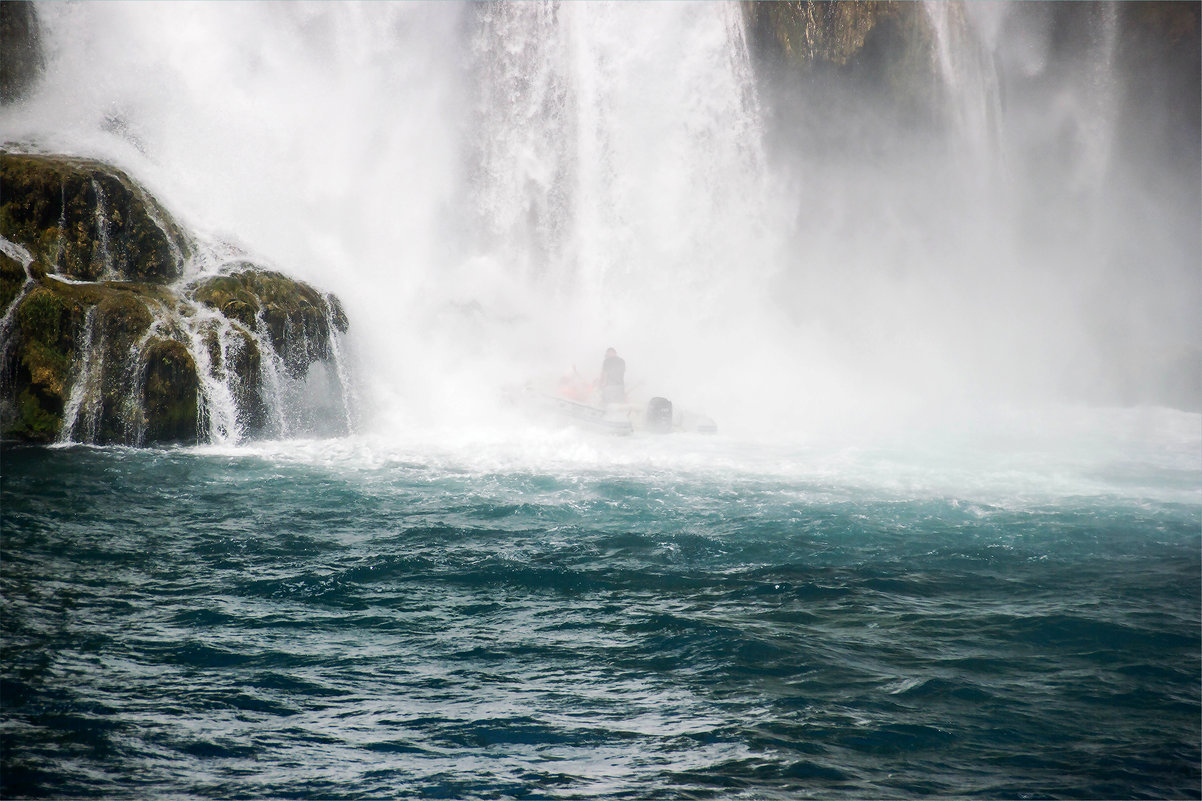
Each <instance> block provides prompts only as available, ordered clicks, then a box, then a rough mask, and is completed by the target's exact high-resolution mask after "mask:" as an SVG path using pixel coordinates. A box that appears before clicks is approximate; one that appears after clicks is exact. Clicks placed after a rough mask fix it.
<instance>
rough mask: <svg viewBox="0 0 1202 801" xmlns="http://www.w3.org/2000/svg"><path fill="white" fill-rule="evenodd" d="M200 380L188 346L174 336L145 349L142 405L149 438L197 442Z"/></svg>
mask: <svg viewBox="0 0 1202 801" xmlns="http://www.w3.org/2000/svg"><path fill="white" fill-rule="evenodd" d="M199 393H200V382H199V380H198V378H197V374H196V362H195V360H194V359H193V358H192V354H191V353H189V352H188V348H187V347H186V346H184V345H183V343H181V342H178V341H176V340H174V339H155V340H152V341H151V342H150V343H149V345H148V347H147V349H146V382H145V384H144V385H143V389H142V407H143V409H145V414H146V430H145V440H146V441H147V442H154V443H163V442H182V443H195V442H196V441H197V439H198V431H199V428H200V425H199V423H200V418H199Z"/></svg>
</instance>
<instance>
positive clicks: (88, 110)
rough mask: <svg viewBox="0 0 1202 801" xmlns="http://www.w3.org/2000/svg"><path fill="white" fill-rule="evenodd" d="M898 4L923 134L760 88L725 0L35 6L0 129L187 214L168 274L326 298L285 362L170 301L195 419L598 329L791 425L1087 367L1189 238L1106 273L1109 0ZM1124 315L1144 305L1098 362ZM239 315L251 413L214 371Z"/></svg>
mask: <svg viewBox="0 0 1202 801" xmlns="http://www.w3.org/2000/svg"><path fill="white" fill-rule="evenodd" d="M882 8H883V7H882ZM878 10H879V9H878ZM911 10H912V11H916V16H917V17H920V18H922V19H925V21H926V25H927V30H928V31H929V33H930V36H931V43H932V51H931V53H932V57H933V70H934V71H933V73H932V74H931V79H930V80H931V81H932V85H936V84H937V86H938V87H939V92H938V93H937V95H938V97H939V98H940V100H939V102H940V104H941V105H940V108H939V117H940V120H942V121H943V122H945V123H947V124H946V128H945V129H941V130H940V131H939V132H938V133H937V134H932V133H931V132H930V131H929V130H928V129H922V130H920V131H919V132H918V133H917V134H916V133H914V132H913V131H901V130H895V129H893V128H886V127H884V126H885V125H887V124H889V120H888V118H887V117H883V116H880V115H876V114H874V113H872V110H870V109H868V110H866V109H865V108H864V105H863V104H865V103H867V102H870V101H871V100H872V98H873V97H877V96H874V95H870V94H867V93H864V94H857V92H861V91H862V89H863V85H862V83H860V84H857V83H855V82H854V81H849V82H847V83H845V84H840V83H839V80H840V78H839V74H838V72H837V70H832V71H831V72H830V73H829V76H828V78H829V80H828V82H827V83H825V84H822V86H821V87H819V86H818V83H816V82H806V81H796V82H795V83H794V84H793V85H792V86H791V88H790V90H789V91H790V92H791V94H789V95H788V96H787V97H785V96H784V95H783V94H782V93H780V92H776V93H768V94H765V90H764V86H765V80H764V79H763V77H762V75H760V74H759V73H757V72H756V71H755V70H754V69H753V63H752V58H751V54H750V53H749V49H748V48H749V44H748V35H747V32H746V31H745V30H744V17H743V10H742V9H741V7H740V6H739V5H738V4H734V3H675V2H673V3H653V4H632V3H621V2H588V3H555V2H550V3H537V4H525V3H486V4H462V5H461V4H444V3H430V4H422V3H404V4H370V3H368V4H356V3H347V4H315V5H308V4H282V5H280V4H171V3H137V4H124V3H107V4H80V5H69V4H45V5H43V6H39V14H40V15H41V17H42V20H41V21H42V29H43V39H44V41H45V43H46V48H47V56H48V57H47V67H46V74H45V76H44V79H43V80H42V81H41V82H40V84H39V85H38V89H37V91H36V92H34V93H33V94H32V95H31V96H30V97H28V98H26V99H25V100H23V101H21V102H20V103H18V104H16V105H13V106H10V107H7V108H6V113H5V116H4V119H3V121H0V135H2V136H3V138H4V139H5V140H6V141H20V142H29V143H35V144H36V146H37V147H39V148H43V149H49V150H54V151H58V152H66V153H76V154H86V155H92V156H98V157H102V158H104V159H106V160H108V161H110V162H112V163H114V164H116V165H118V166H120V167H123V168H125V169H126V170H127V171H129V172H130V173H131V174H133V175H136V176H137V177H138V178H139V179H140V180H141V181H142V182H143V183H144V184H145V185H146V187H147V188H148V189H149V190H150V192H151V193H153V194H154V195H155V196H156V197H158V198H159V199H161V200H162V201H163V202H164V205H165V206H166V207H168V208H169V209H170V210H171V212H172V214H173V215H175V216H177V217H178V218H179V219H180V220H181V221H182V222H183V223H185V225H186V226H187V227H188V228H190V229H191V230H193V231H196V232H197V235H198V238H199V239H200V240H201V241H202V244H199V245H197V252H192V253H185V252H181V253H178V254H176V255H177V259H178V260H179V261H180V262H181V263H183V264H185V265H186V273H185V278H184V282H185V283H187V282H195V281H196V280H198V278H201V277H204V276H209V275H213V274H215V273H216V272H219V271H220V270H222V269H225V266H228V264H229V263H230V262H231V261H232V259H231V258H230V257H228V256H227V255H222V252H220V251H221V249H222V248H223V247H225V245H226V244H228V246H229V248H230V249H231V251H236V252H238V253H249V254H254V256H255V257H256V258H259V259H260V260H261V261H262V262H264V263H269V264H271V265H273V266H274V267H277V268H278V269H280V270H282V271H284V272H287V273H288V274H290V275H293V276H295V277H297V278H299V279H302V280H305V281H311V282H313V284H314V285H316V286H320V287H321V289H322V291H328V292H332V293H334V294H335V295H337V296H338V297H339V298H340V299H341V300H342V303H343V306H344V307H345V309H346V313H347V316H348V317H349V319H350V320H351V322H352V328H351V333H350V334H349V335H348V336H347V337H346V338H345V339H340V337H339V335H334V336H333V338H332V339H331V341H330V343H329V344H328V345H327V346H326V349H327V353H326V354H325V356H326V359H325V360H323V361H322V363H321V364H320V365H319V366H317V367H315V368H314V369H313V371H312V374H311V375H310V376H309V377H308V378H305V379H298V378H297V377H295V376H292V375H290V374H289V372H288V365H287V364H286V363H285V361H281V359H280V358H278V357H277V356H276V354H275V351H274V349H273V348H270V347H264V346H265V345H266V344H268V343H267V339H266V337H265V335H264V333H263V327H262V324H264V321H262V320H260V323H261V325H260V330H259V331H257V332H254V333H253V335H252V334H251V332H239V331H238V330H235V328H224V329H222V328H220V326H218V327H217V329H214V328H213V326H214V325H217V324H216V323H215V322H212V321H210V322H207V323H206V322H205V321H206V319H208V318H207V317H206V316H205V314H202V313H200V312H197V313H195V314H190V315H187V321H186V325H185V327H187V328H188V332H187V334H186V335H185V334H183V333H179V334H178V336H179V338H180V339H181V340H182V341H186V342H187V346H188V348H189V351H190V352H191V353H192V354H193V357H194V358H195V360H196V362H197V364H198V365H202V369H201V370H200V372H201V374H202V375H203V376H204V377H203V380H202V389H201V394H202V396H203V397H202V406H203V409H204V417H205V421H206V424H205V425H206V431H207V433H208V436H209V437H210V438H213V439H215V440H219V441H221V440H229V441H240V440H241V439H243V438H245V437H246V436H251V435H253V434H252V433H251V429H252V428H253V429H257V430H259V431H261V432H264V433H266V434H267V435H272V436H281V437H289V436H298V435H303V434H304V432H306V431H310V432H311V431H314V430H318V429H321V430H325V429H324V427H323V426H324V423H321V421H320V420H319V418H328V420H326V421H325V422H329V428H330V429H332V430H336V431H345V430H347V429H348V428H349V427H351V424H352V422H354V423H355V425H357V426H363V427H364V428H366V429H368V430H373V431H376V432H388V431H406V430H411V429H416V428H421V427H423V426H430V425H444V424H446V425H458V424H459V423H460V422H461V421H462V420H464V419H472V420H481V419H490V415H492V414H493V413H494V412H495V407H496V401H495V399H496V397H497V396H498V394H499V393H498V391H497V390H498V388H499V387H502V386H504V385H505V384H507V383H515V382H521V381H523V380H524V379H526V378H528V377H530V376H532V375H535V374H538V373H540V372H544V373H545V372H552V371H553V372H559V371H562V370H565V369H570V367H571V366H572V365H576V366H578V368H579V369H580V371H581V372H582V373H584V374H586V375H590V376H591V374H592V372H593V371H594V370H595V369H596V368H597V366H598V365H599V361H600V354H601V352H602V351H603V350H604V348H605V347H607V346H611V345H613V346H616V347H618V349H619V350H620V351H621V352H623V354H624V355H626V356H627V358H628V364H629V365H630V370H631V373H632V379H637V380H639V381H641V382H642V383H643V384H645V385H646V387H647V389H648V390H649V391H652V392H657V393H662V394H667V395H671V396H672V397H675V398H678V399H680V398H681V397H682V396H683V397H684V399H688V397H689V396H690V395H691V396H692V397H693V398H694V399H695V400H696V401H697V402H698V403H699V405H701V406H702V407H704V408H706V409H707V410H708V411H710V412H711V413H712V414H713V415H714V416H715V417H717V418H719V420H720V422H726V421H729V420H731V419H738V420H743V421H745V422H747V421H757V420H758V421H762V422H763V423H764V424H765V425H768V424H769V422H770V423H771V424H774V425H784V424H785V421H792V422H791V424H793V425H796V426H799V427H801V428H806V427H808V426H810V425H818V423H813V424H811V423H810V422H809V421H811V420H819V419H831V420H834V419H836V418H838V417H840V416H841V415H850V414H853V412H852V411H849V410H855V411H854V413H855V414H859V413H861V412H863V413H865V414H868V413H871V411H870V410H868V407H869V406H874V405H875V407H876V408H877V409H878V410H884V411H883V414H889V413H890V410H892V409H893V408H895V407H896V405H897V404H898V403H900V402H903V401H905V400H906V399H910V400H911V401H912V402H913V403H914V404H915V406H917V407H919V408H926V407H931V408H934V407H936V406H938V405H939V404H940V403H942V402H944V399H947V398H951V399H955V398H963V399H965V400H966V401H967V402H969V403H975V402H981V400H982V399H983V398H990V397H994V396H1001V395H1008V394H1012V395H1015V396H1022V397H1027V396H1036V397H1055V396H1058V395H1059V394H1060V393H1065V394H1068V395H1070V396H1072V395H1078V396H1079V395H1088V394H1089V393H1091V392H1092V393H1095V394H1099V395H1104V392H1103V390H1104V389H1105V388H1106V387H1107V386H1109V385H1110V384H1115V385H1117V384H1118V383H1121V382H1123V381H1127V382H1128V383H1129V382H1130V381H1131V380H1133V379H1132V376H1135V375H1136V374H1137V372H1138V370H1137V367H1138V364H1139V363H1140V360H1141V359H1144V360H1145V361H1146V358H1145V357H1143V356H1141V355H1140V354H1146V353H1152V352H1157V353H1159V352H1160V351H1165V350H1167V349H1171V348H1173V347H1178V348H1179V347H1182V346H1183V343H1190V342H1192V341H1194V340H1195V339H1196V337H1195V336H1194V335H1195V333H1197V332H1196V329H1197V327H1198V326H1197V322H1196V319H1195V318H1196V312H1195V311H1192V310H1191V307H1192V305H1196V304H1192V303H1191V302H1190V301H1191V300H1192V299H1194V298H1195V295H1196V294H1197V293H1196V291H1195V289H1196V283H1197V281H1196V279H1193V278H1188V273H1187V272H1186V271H1185V269H1184V268H1183V267H1182V265H1183V264H1185V263H1186V262H1188V261H1189V259H1190V258H1191V257H1192V256H1191V254H1192V252H1193V251H1191V250H1189V248H1184V249H1182V248H1176V249H1175V250H1174V248H1173V247H1170V246H1168V245H1166V246H1164V247H1161V246H1159V245H1157V246H1156V248H1155V249H1156V259H1155V263H1156V264H1157V265H1158V266H1157V267H1156V268H1155V270H1156V272H1157V274H1158V275H1160V276H1162V278H1163V279H1164V280H1161V281H1158V282H1148V283H1146V284H1144V283H1138V285H1137V282H1135V280H1134V279H1132V278H1130V277H1129V276H1130V272H1129V271H1130V270H1132V269H1133V268H1132V266H1131V264H1132V262H1131V258H1129V257H1128V256H1127V255H1126V254H1128V253H1129V252H1130V251H1132V250H1133V249H1134V245H1133V244H1131V243H1134V242H1136V241H1142V242H1153V243H1155V242H1170V243H1179V242H1180V241H1181V237H1180V233H1179V231H1177V230H1176V229H1170V228H1157V223H1156V222H1155V216H1156V215H1155V212H1156V211H1158V210H1160V209H1161V205H1159V203H1158V201H1157V200H1156V199H1155V193H1154V184H1153V183H1151V182H1150V181H1145V180H1144V178H1143V174H1142V173H1139V172H1138V168H1137V167H1132V168H1131V170H1129V174H1130V175H1134V176H1135V178H1134V179H1133V180H1132V181H1128V182H1127V183H1126V184H1124V185H1121V186H1120V185H1118V184H1116V183H1114V182H1113V181H1112V180H1111V179H1112V178H1113V175H1114V174H1115V169H1116V167H1115V165H1116V161H1117V160H1118V159H1119V158H1120V156H1121V153H1123V152H1125V151H1124V150H1123V147H1127V145H1126V142H1125V140H1124V139H1123V138H1122V137H1123V134H1122V132H1121V127H1122V121H1123V119H1125V118H1123V117H1122V113H1123V112H1122V103H1123V102H1128V101H1124V99H1123V98H1124V97H1126V95H1124V94H1123V92H1122V91H1120V89H1121V87H1120V83H1119V82H1118V78H1117V77H1116V76H1117V75H1118V72H1119V70H1120V67H1121V65H1120V64H1119V55H1120V53H1121V51H1122V48H1121V47H1120V40H1121V37H1122V33H1123V30H1124V29H1123V25H1124V24H1125V23H1124V22H1123V18H1122V17H1121V14H1120V11H1119V10H1118V9H1117V8H1116V7H1114V6H1108V5H1103V6H1099V7H1098V8H1097V9H1094V10H1090V11H1089V15H1090V16H1089V19H1090V21H1089V23H1088V25H1087V26H1086V27H1088V28H1089V31H1091V32H1092V33H1090V34H1089V36H1090V37H1092V39H1089V41H1087V42H1085V43H1084V44H1083V45H1082V48H1081V50H1080V52H1077V53H1070V54H1068V55H1065V53H1064V52H1061V51H1058V50H1057V49H1056V48H1057V47H1061V45H1059V44H1057V42H1060V39H1056V38H1055V37H1053V36H1052V35H1051V33H1050V31H1052V30H1053V28H1054V27H1055V25H1054V23H1055V24H1056V25H1061V27H1062V28H1065V29H1066V30H1067V29H1073V30H1075V28H1072V26H1074V25H1077V26H1080V25H1081V24H1084V23H1080V22H1078V21H1076V20H1075V18H1073V17H1072V15H1073V14H1077V13H1079V15H1081V16H1082V17H1084V16H1085V12H1084V11H1081V12H1075V11H1073V10H1071V9H1070V10H1059V9H1055V8H1048V7H1045V6H1043V5H1033V6H1031V7H1030V8H1028V7H1026V5H1023V6H1021V7H1019V6H1015V7H1006V6H987V7H984V6H982V7H977V6H976V5H974V4H959V3H929V4H925V5H922V6H918V7H916V8H915V9H911ZM874 13H876V12H875V11H874ZM881 13H885V12H884V11H882V12H881ZM889 13H892V12H889ZM1058 15H1059V16H1058ZM1062 17H1063V18H1064V19H1068V21H1067V22H1064V21H1063V19H1062ZM1056 20H1061V22H1056ZM1065 26H1067V27H1065ZM1090 26H1092V27H1090ZM1062 38H1063V37H1062ZM1086 38H1087V39H1088V38H1089V37H1086ZM882 41H883V40H882ZM881 46H888V42H887V41H886V42H885V45H881ZM147 75H153V76H155V79H154V80H153V81H147V80H145V76H147ZM101 76H103V77H101ZM903 77H905V76H903ZM908 79H910V80H916V81H921V80H924V79H923V78H922V77H921V76H919V77H913V76H910V77H909V78H908ZM844 87H851V88H846V89H845V88H844ZM819 88H821V90H822V91H819ZM853 89H854V91H853ZM794 107H796V108H795V109H794ZM797 119H803V120H805V121H806V125H807V126H808V127H798V126H795V125H794V123H795V121H796V120H797ZM813 132H817V133H819V134H821V136H814V135H811V134H812V133H813ZM922 137H926V139H922ZM916 139H917V140H920V141H919V144H917V145H916V144H915V141H916ZM1128 149H1129V148H1128ZM1149 158H1151V157H1149ZM1128 191H1129V192H1130V193H1131V196H1132V197H1138V198H1139V199H1140V202H1142V203H1145V204H1146V205H1147V206H1148V208H1149V212H1148V213H1147V214H1146V215H1145V216H1144V217H1142V218H1140V220H1141V221H1140V222H1138V224H1137V223H1135V222H1132V221H1131V220H1130V219H1127V218H1124V217H1123V215H1122V214H1121V212H1120V211H1119V209H1120V207H1121V206H1122V204H1123V201H1124V199H1125V198H1126V197H1127V196H1128V195H1127V194H1124V193H1126V192H1128ZM1190 197H1191V198H1192V195H1191V196H1190ZM1190 202H1192V200H1191V201H1190ZM1186 206H1187V207H1188V204H1186ZM1183 216H1184V215H1183ZM1173 224H1174V225H1176V223H1173ZM102 235H103V234H102ZM214 243H222V244H221V245H215V244H214ZM1182 254H1184V255H1182ZM223 265H224V266H223ZM1183 276H1187V277H1183ZM1174 287H1184V290H1185V291H1183V292H1177V291H1174ZM1137 307H1138V309H1140V310H1142V311H1139V312H1138V314H1140V315H1143V314H1144V313H1145V312H1148V313H1151V314H1152V315H1153V316H1154V317H1155V318H1156V319H1158V320H1160V321H1161V322H1162V323H1163V325H1162V326H1161V328H1160V329H1159V330H1155V329H1154V328H1153V327H1152V326H1150V325H1146V324H1143V323H1140V325H1141V326H1142V327H1140V328H1138V329H1137V330H1136V331H1135V334H1134V336H1133V337H1132V338H1129V342H1128V343H1126V344H1124V345H1123V346H1122V347H1123V349H1124V354H1123V358H1122V359H1119V360H1109V362H1108V356H1109V355H1110V354H1111V353H1112V352H1113V348H1114V347H1116V346H1114V345H1111V344H1107V340H1106V339H1105V338H1106V337H1107V336H1109V335H1108V334H1107V333H1106V331H1107V326H1109V325H1120V326H1121V325H1126V324H1128V323H1130V322H1132V321H1133V320H1135V318H1136V315H1137V312H1136V311H1135V309H1136V308H1137ZM206 326H208V327H207V328H206ZM244 334H245V335H246V336H251V338H252V339H253V340H254V341H255V343H256V347H257V348H258V349H259V351H260V352H261V353H262V355H263V357H262V363H261V364H260V365H259V370H260V372H261V395H262V399H263V404H264V410H263V413H262V415H261V419H256V420H254V421H252V420H250V419H249V418H248V417H247V416H246V414H245V413H243V414H242V419H241V420H240V419H239V412H238V411H237V408H238V401H237V398H238V397H239V393H240V392H244V390H243V389H239V388H237V387H234V386H232V385H231V384H230V380H229V374H228V372H224V370H225V368H224V367H223V364H225V363H226V360H228V359H230V358H237V348H238V347H241V345H240V343H241V342H243V341H245V339H244ZM296 335H297V336H298V338H299V339H300V340H303V339H304V337H306V336H308V335H309V333H308V332H303V331H298V332H296ZM214 342H215V343H216V345H214V344H212V343H214ZM206 343H207V344H206ZM299 347H302V348H303V347H305V346H304V344H303V342H302V344H301V345H300V346H299ZM231 349H232V350H231ZM1107 382H1110V383H1109V384H1108V383H1107ZM352 395H353V396H354V398H357V400H356V399H353V398H352ZM306 399H308V400H306ZM231 404H232V405H231ZM306 404H307V405H306ZM316 409H321V410H322V411H321V412H320V413H319V412H317V411H315V410H316ZM824 415H825V418H823V416H824ZM724 418H725V420H724ZM331 421H332V422H331ZM252 423H253V425H252ZM724 428H729V425H726V426H724Z"/></svg>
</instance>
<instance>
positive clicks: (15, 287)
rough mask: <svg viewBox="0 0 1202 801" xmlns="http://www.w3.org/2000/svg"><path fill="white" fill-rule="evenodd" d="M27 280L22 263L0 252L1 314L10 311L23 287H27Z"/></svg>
mask: <svg viewBox="0 0 1202 801" xmlns="http://www.w3.org/2000/svg"><path fill="white" fill-rule="evenodd" d="M25 279H26V276H25V268H24V267H22V266H21V263H20V262H19V261H17V260H16V259H14V258H11V257H9V255H8V254H7V253H4V252H3V251H0V314H4V312H6V311H8V307H9V306H10V305H11V304H12V302H13V300H15V299H16V297H17V294H18V293H19V292H20V291H21V287H22V286H24V285H25Z"/></svg>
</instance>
